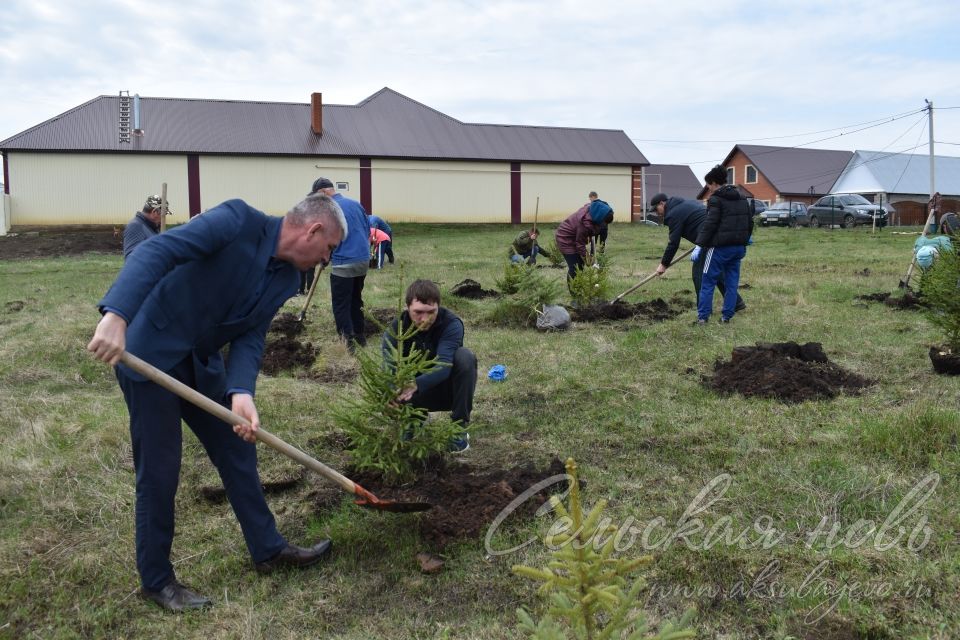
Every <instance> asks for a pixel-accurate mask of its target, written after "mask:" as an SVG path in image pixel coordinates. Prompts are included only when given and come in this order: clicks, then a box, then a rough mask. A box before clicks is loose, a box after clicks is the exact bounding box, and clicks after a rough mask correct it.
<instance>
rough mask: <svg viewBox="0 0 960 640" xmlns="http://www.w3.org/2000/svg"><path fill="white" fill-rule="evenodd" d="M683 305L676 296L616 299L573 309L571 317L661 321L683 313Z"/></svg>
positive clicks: (582, 320)
mask: <svg viewBox="0 0 960 640" xmlns="http://www.w3.org/2000/svg"><path fill="white" fill-rule="evenodd" d="M684 309H685V307H684V305H683V304H682V303H681V302H680V301H679V300H678V299H676V298H674V299H672V300H670V302H667V301H666V300H664V299H663V298H655V299H654V300H651V301H649V302H637V303H635V304H634V303H630V302H624V301H623V300H618V301H617V302H615V303H613V304H611V303H609V302H602V303H600V304H594V305H590V306H589V307H581V308H579V309H573V310H572V311H571V312H570V316H571V318H572V319H573V320H574V321H576V322H605V321H616V320H652V321H654V322H663V321H664V320H669V319H670V318H675V317H677V316H678V315H680V314H681V313H683V311H684Z"/></svg>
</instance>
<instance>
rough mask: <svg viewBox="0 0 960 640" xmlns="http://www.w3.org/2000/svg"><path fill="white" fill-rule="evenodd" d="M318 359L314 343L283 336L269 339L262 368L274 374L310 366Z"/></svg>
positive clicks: (271, 374)
mask: <svg viewBox="0 0 960 640" xmlns="http://www.w3.org/2000/svg"><path fill="white" fill-rule="evenodd" d="M316 359H317V352H316V350H315V349H314V348H313V345H312V344H310V343H309V342H300V341H299V340H295V339H293V338H288V337H286V336H283V337H281V338H279V339H277V340H268V341H267V346H266V347H265V348H264V350H263V363H262V364H261V366H260V370H261V371H262V372H263V373H265V374H267V375H268V376H273V375H276V374H278V373H279V372H281V371H285V370H287V369H294V368H297V367H310V366H311V365H312V364H313V363H314V361H315V360H316Z"/></svg>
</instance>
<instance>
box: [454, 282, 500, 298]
mask: <svg viewBox="0 0 960 640" xmlns="http://www.w3.org/2000/svg"><path fill="white" fill-rule="evenodd" d="M450 293H452V294H453V295H455V296H459V297H461V298H472V299H474V300H478V299H480V298H492V297H495V296H498V295H500V294H499V293H497V292H496V291H493V290H490V289H484V288H483V287H481V286H480V283H479V282H477V281H476V280H471V279H470V278H467V279H466V280H464V281H463V282H458V283H457V284H455V285H453V288H452V289H450Z"/></svg>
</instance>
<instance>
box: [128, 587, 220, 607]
mask: <svg viewBox="0 0 960 640" xmlns="http://www.w3.org/2000/svg"><path fill="white" fill-rule="evenodd" d="M140 595H141V596H143V598H144V599H145V600H152V601H153V602H156V603H157V604H158V605H159V606H160V607H161V608H162V609H166V610H167V611H173V612H176V613H180V612H181V611H187V610H189V609H206V608H207V607H211V606H213V603H212V602H210V599H209V598H205V597H203V596H202V595H200V594H199V593H196V592H195V591H191V590H190V589H188V588H187V587H185V586H183V585H182V584H180V583H179V582H177V581H176V580H174V581H173V582H171V583H170V584H168V585H167V586H165V587H164V588H163V589H160V591H148V590H147V589H141V590H140Z"/></svg>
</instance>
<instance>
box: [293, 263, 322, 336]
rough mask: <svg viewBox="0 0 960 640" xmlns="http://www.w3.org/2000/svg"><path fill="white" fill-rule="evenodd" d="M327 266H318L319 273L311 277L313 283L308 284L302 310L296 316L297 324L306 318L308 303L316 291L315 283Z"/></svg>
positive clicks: (318, 280)
mask: <svg viewBox="0 0 960 640" xmlns="http://www.w3.org/2000/svg"><path fill="white" fill-rule="evenodd" d="M326 267H327V265H325V264H323V265H320V271H318V272H317V274H316V275H315V276H313V282H312V283H311V284H310V291H309V292H308V293H307V301H306V302H304V303H303V309H301V310H300V315H298V316H297V322H303V319H304V318H306V317H307V308H308V307H309V306H310V301H311V300H313V292H314V291H316V289H317V283H318V282H320V274H322V273H323V270H324V269H325V268H326Z"/></svg>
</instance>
